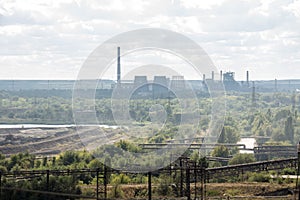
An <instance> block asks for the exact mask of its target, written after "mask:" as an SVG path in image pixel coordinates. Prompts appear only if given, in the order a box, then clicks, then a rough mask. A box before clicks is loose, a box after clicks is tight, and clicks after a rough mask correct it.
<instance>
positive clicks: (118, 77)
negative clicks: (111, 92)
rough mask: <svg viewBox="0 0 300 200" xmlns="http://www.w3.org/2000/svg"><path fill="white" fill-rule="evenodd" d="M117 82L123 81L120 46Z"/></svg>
mask: <svg viewBox="0 0 300 200" xmlns="http://www.w3.org/2000/svg"><path fill="white" fill-rule="evenodd" d="M117 83H118V84H120V83H121V62H120V47H118V68H117Z"/></svg>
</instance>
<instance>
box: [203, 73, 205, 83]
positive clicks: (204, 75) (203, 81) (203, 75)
mask: <svg viewBox="0 0 300 200" xmlns="http://www.w3.org/2000/svg"><path fill="white" fill-rule="evenodd" d="M203 82H205V74H203Z"/></svg>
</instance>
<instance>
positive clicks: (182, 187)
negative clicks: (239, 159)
mask: <svg viewBox="0 0 300 200" xmlns="http://www.w3.org/2000/svg"><path fill="white" fill-rule="evenodd" d="M298 153H299V152H298ZM298 164H299V162H298V159H297V158H290V159H281V160H273V161H263V162H255V163H249V164H240V165H231V166H225V167H217V168H207V167H208V165H207V160H206V159H205V158H203V159H200V160H199V161H197V162H195V161H192V160H190V159H189V158H188V157H185V156H181V157H180V158H179V159H178V160H177V161H176V162H174V163H172V164H171V165H170V166H168V167H166V168H164V169H160V170H158V171H157V172H148V173H147V174H145V175H147V176H148V184H147V185H148V199H149V200H150V199H152V198H153V195H152V176H153V175H155V176H157V175H159V174H161V173H169V176H170V177H172V176H174V175H176V174H177V175H178V174H179V175H180V182H179V185H178V190H179V192H178V197H186V198H187V199H188V200H190V199H192V198H195V199H201V200H203V199H205V196H206V192H205V191H206V189H205V185H206V183H208V182H211V181H212V182H213V181H215V180H217V179H220V178H223V177H228V176H231V177H233V176H235V177H239V176H240V175H242V176H243V175H244V174H245V173H246V172H260V171H268V170H279V169H284V168H296V167H297V165H298ZM298 169H299V168H298ZM82 173H96V179H97V182H96V188H95V189H96V195H95V196H83V195H78V194H66V193H59V192H55V191H51V188H50V187H49V180H50V179H49V178H50V176H70V175H76V174H82ZM118 173H121V172H120V171H116V170H113V169H110V168H106V167H104V168H103V169H74V170H36V171H16V172H8V173H0V199H1V196H2V194H4V192H5V191H22V192H29V193H39V194H43V195H48V196H57V197H66V198H81V199H97V200H99V199H107V185H108V182H107V179H108V174H118ZM123 173H125V174H126V172H123ZM127 174H132V173H129V172H127ZM41 176H43V177H46V180H47V181H46V190H45V191H36V190H28V189H22V188H15V187H3V185H2V181H3V178H4V177H5V178H6V179H11V180H15V181H16V182H17V181H20V180H28V181H29V180H32V179H34V178H36V177H41ZM101 179H102V180H103V181H102V182H101V181H100V180H101ZM100 182H101V184H100ZM193 185H194V190H191V187H193ZM298 186H299V185H298V184H297V187H298ZM192 191H194V192H193V193H192Z"/></svg>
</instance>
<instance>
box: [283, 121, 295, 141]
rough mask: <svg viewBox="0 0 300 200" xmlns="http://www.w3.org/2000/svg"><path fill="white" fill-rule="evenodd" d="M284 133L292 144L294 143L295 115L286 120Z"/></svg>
mask: <svg viewBox="0 0 300 200" xmlns="http://www.w3.org/2000/svg"><path fill="white" fill-rule="evenodd" d="M284 134H285V136H286V139H287V140H289V141H290V142H291V143H292V144H293V143H294V125H293V117H292V116H289V117H288V118H287V119H286V121H285V126H284Z"/></svg>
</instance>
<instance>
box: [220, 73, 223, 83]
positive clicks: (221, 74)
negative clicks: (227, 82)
mask: <svg viewBox="0 0 300 200" xmlns="http://www.w3.org/2000/svg"><path fill="white" fill-rule="evenodd" d="M222 80H223V72H222V70H221V71H220V81H221V82H222Z"/></svg>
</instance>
